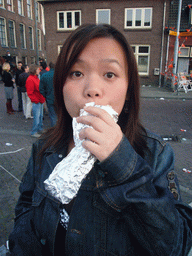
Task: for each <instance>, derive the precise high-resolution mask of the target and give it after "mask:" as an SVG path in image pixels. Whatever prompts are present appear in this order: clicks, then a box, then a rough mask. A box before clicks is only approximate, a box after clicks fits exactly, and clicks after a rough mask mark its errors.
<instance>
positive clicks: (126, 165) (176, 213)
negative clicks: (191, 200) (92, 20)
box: [9, 25, 192, 256]
mask: <svg viewBox="0 0 192 256" xmlns="http://www.w3.org/2000/svg"><path fill="white" fill-rule="evenodd" d="M139 88H140V84H139V75H138V70H137V62H136V59H135V57H134V53H133V51H132V48H131V46H130V45H129V44H128V43H127V40H126V38H125V37H124V36H123V35H122V34H121V33H120V32H119V31H118V30H117V29H115V28H114V27H112V26H110V25H83V26H80V27H79V28H78V29H77V30H75V31H73V32H72V33H71V35H70V36H69V37H68V38H67V39H66V41H65V43H64V45H63V47H62V50H61V52H60V54H59V56H58V59H57V63H56V66H55V74H54V90H55V98H56V101H55V102H56V111H57V116H58V121H57V124H56V126H55V127H53V128H51V129H50V130H48V131H47V132H46V133H45V134H43V136H42V137H41V139H39V140H38V141H37V142H36V143H35V144H34V145H33V149H32V154H31V158H30V160H29V164H28V168H27V172H26V173H25V175H24V178H23V180H22V183H21V185H20V193H21V196H20V198H19V201H18V203H17V206H16V219H15V226H14V229H13V232H12V234H11V235H10V237H9V241H10V250H11V252H12V253H13V255H23V256H24V255H26V256H27V255H36V256H40V255H56V256H57V255H67V256H71V255H73V256H79V255H84V256H92V255H95V256H101V255H108V256H109V255H130V256H134V255H135V256H136V255H137V256H138V255H151V256H154V255H162V256H165V255H167V256H170V255H174V256H181V255H182V256H184V255H185V256H186V255H187V254H188V252H189V250H190V248H191V245H192V208H191V207H190V206H188V205H186V204H185V203H183V202H182V200H181V196H180V191H179V184H178V180H177V177H176V174H175V172H174V154H173V151H172V148H171V147H170V145H169V144H166V143H165V142H164V141H163V140H162V138H161V137H159V136H157V135H155V134H154V133H152V132H150V131H148V130H146V129H145V128H144V127H143V125H142V124H141V123H140V122H139V102H140V99H139ZM117 119H118V120H117Z"/></svg>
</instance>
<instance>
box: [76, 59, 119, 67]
mask: <svg viewBox="0 0 192 256" xmlns="http://www.w3.org/2000/svg"><path fill="white" fill-rule="evenodd" d="M101 62H104V63H105V62H106V63H116V64H118V65H119V66H120V67H122V65H121V64H120V63H119V61H118V60H116V59H101ZM76 63H85V61H84V60H82V59H77V61H76Z"/></svg>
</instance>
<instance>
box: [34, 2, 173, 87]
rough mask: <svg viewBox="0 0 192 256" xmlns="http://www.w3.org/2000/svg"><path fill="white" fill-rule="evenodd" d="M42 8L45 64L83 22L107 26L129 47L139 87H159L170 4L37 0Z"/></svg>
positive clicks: (55, 54)
mask: <svg viewBox="0 0 192 256" xmlns="http://www.w3.org/2000/svg"><path fill="white" fill-rule="evenodd" d="M39 2H40V3H41V4H42V5H43V7H44V15H45V31H46V50H47V53H46V54H47V62H49V61H53V62H55V61H56V59H57V56H58V54H59V51H60V49H61V47H62V44H63V42H64V41H65V39H66V38H67V37H68V36H69V34H70V33H71V31H72V30H74V29H75V28H76V27H78V26H79V25H81V24H85V23H108V24H111V25H112V26H115V27H116V28H117V29H119V30H120V31H121V32H122V33H123V34H124V35H125V37H126V38H127V40H128V42H129V43H130V44H131V45H132V47H133V50H134V52H135V57H136V59H137V62H138V69H139V74H140V78H141V84H145V85H147V84H154V85H157V84H159V79H160V77H159V71H160V73H161V70H162V69H164V66H165V59H166V45H167V38H168V37H167V35H166V36H165V34H164V27H165V25H166V24H167V23H168V15H169V8H170V1H164V0H148V1H146V0H140V1H130V0H127V1H123V0H113V1H110V0H105V1H99V0H96V1H91V0H89V1H87V0H84V1H76V0H60V1H57V0H55V1H53V0H41V1H39Z"/></svg>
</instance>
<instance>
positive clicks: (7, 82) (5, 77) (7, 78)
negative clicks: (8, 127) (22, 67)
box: [2, 62, 15, 114]
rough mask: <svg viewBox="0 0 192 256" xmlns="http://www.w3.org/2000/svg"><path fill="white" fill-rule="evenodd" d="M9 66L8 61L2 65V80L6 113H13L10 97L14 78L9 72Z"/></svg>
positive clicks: (11, 97)
mask: <svg viewBox="0 0 192 256" xmlns="http://www.w3.org/2000/svg"><path fill="white" fill-rule="evenodd" d="M10 69H11V66H10V64H9V63H7V62H5V63H4V64H3V66H2V70H3V71H2V81H3V82H4V86H5V97H6V100H7V101H6V108H7V113H8V114H14V112H15V110H13V107H12V99H13V89H14V85H13V82H14V79H13V78H12V75H11V73H10Z"/></svg>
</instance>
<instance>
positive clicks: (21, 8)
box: [0, 0, 46, 66]
mask: <svg viewBox="0 0 192 256" xmlns="http://www.w3.org/2000/svg"><path fill="white" fill-rule="evenodd" d="M35 16H36V19H35ZM44 36H45V31H44V13H43V7H42V5H41V4H39V3H37V2H36V1H35V0H0V57H1V64H2V62H4V61H5V59H6V55H7V52H8V51H9V52H10V55H11V59H12V64H13V66H14V65H15V64H16V63H17V62H18V61H22V62H23V64H28V65H30V64H33V63H35V62H37V61H38V59H39V57H42V58H45V57H46V56H45V46H44Z"/></svg>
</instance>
